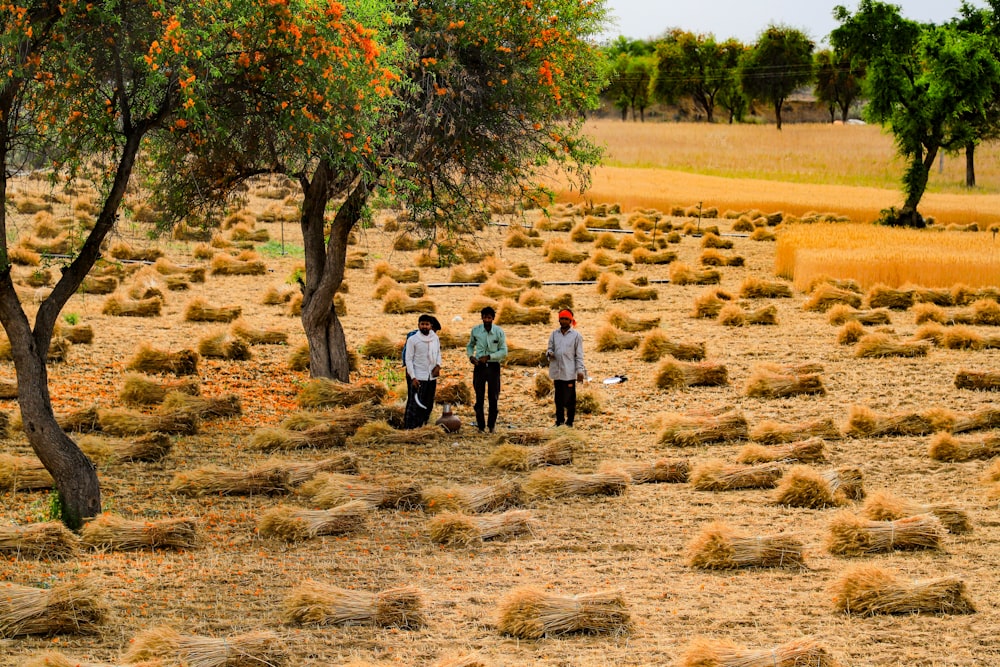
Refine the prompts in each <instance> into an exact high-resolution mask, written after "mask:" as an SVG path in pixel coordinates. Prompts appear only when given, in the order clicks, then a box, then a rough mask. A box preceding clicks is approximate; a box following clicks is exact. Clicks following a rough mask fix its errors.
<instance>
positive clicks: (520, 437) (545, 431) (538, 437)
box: [493, 428, 574, 445]
mask: <svg viewBox="0 0 1000 667" xmlns="http://www.w3.org/2000/svg"><path fill="white" fill-rule="evenodd" d="M572 437H574V433H573V432H572V431H566V432H561V431H556V430H553V429H550V428H521V429H511V430H509V431H504V432H503V433H500V434H498V435H497V436H496V437H495V438H493V441H494V443H495V444H498V445H499V444H504V443H508V444H512V445H538V444H541V443H545V442H549V441H551V440H556V439H560V438H572Z"/></svg>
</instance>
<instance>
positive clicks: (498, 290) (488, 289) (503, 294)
mask: <svg viewBox="0 0 1000 667" xmlns="http://www.w3.org/2000/svg"><path fill="white" fill-rule="evenodd" d="M526 289H527V288H526V286H525V285H522V284H517V285H503V284H500V282H498V281H497V280H495V279H491V280H489V281H487V282H485V283H483V284H482V285H480V286H479V293H480V294H482V295H483V296H486V297H489V298H491V299H518V298H520V296H521V294H522V293H523V292H524V291H525V290H526Z"/></svg>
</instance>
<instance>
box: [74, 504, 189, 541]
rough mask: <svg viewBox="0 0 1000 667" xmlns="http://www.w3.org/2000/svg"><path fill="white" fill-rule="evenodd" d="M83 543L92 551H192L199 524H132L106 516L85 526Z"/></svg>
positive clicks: (186, 520)
mask: <svg viewBox="0 0 1000 667" xmlns="http://www.w3.org/2000/svg"><path fill="white" fill-rule="evenodd" d="M80 539H81V541H82V543H83V544H84V545H85V546H87V547H89V548H91V549H101V550H106V551H132V550H135V549H192V548H194V547H196V546H198V541H199V536H198V520H197V519H194V518H178V519H160V520H159V521H129V520H128V519H124V518H122V517H120V516H117V515H115V514H110V513H107V512H105V513H103V514H99V515H97V516H96V517H94V518H93V519H91V520H90V521H88V522H87V523H86V525H84V527H83V529H82V530H81V531H80Z"/></svg>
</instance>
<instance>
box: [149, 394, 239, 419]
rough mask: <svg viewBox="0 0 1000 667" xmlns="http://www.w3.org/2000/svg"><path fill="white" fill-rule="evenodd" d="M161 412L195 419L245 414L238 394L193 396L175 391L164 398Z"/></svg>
mask: <svg viewBox="0 0 1000 667" xmlns="http://www.w3.org/2000/svg"><path fill="white" fill-rule="evenodd" d="M160 412H161V413H162V414H163V415H171V414H174V415H176V414H180V415H189V416H191V417H193V418H194V419H224V418H226V417H235V416H236V415H240V414H243V406H242V403H241V401H240V397H239V396H238V395H237V394H224V395H223V396H192V395H190V394H185V393H182V392H179V391H174V392H171V393H169V394H167V397H166V398H164V399H163V403H162V404H161V407H160Z"/></svg>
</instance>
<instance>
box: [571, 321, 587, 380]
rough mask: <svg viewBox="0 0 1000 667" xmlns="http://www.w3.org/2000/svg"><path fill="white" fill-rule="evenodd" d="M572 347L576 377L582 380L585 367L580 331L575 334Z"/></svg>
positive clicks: (585, 370)
mask: <svg viewBox="0 0 1000 667" xmlns="http://www.w3.org/2000/svg"><path fill="white" fill-rule="evenodd" d="M574 348H575V349H574V354H573V358H574V359H575V360H576V379H577V380H579V381H580V382H583V380H584V378H586V377H587V367H586V366H584V364H583V336H581V335H580V332H577V334H576V341H575V343H574Z"/></svg>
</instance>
